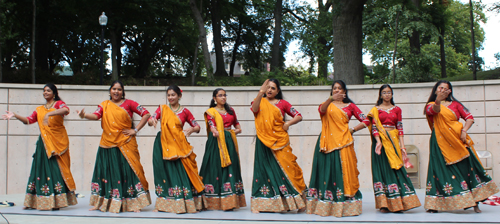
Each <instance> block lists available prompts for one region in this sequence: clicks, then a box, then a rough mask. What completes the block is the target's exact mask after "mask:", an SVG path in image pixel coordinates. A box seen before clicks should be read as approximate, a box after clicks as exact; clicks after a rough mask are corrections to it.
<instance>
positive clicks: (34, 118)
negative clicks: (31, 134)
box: [26, 100, 69, 124]
mask: <svg viewBox="0 0 500 224" xmlns="http://www.w3.org/2000/svg"><path fill="white" fill-rule="evenodd" d="M53 107H54V109H56V110H57V109H61V108H67V109H68V113H66V114H65V115H68V114H69V107H68V106H66V103H65V102H64V101H62V100H58V101H56V103H55V104H54V106H53ZM37 116H38V113H37V112H36V110H35V111H33V113H32V114H31V115H30V116H28V117H26V118H27V119H28V124H33V123H35V122H37V121H38V117H37ZM62 116H63V117H64V115H62Z"/></svg>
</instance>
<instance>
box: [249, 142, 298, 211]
mask: <svg viewBox="0 0 500 224" xmlns="http://www.w3.org/2000/svg"><path fill="white" fill-rule="evenodd" d="M252 180H253V181H252V198H251V210H252V212H284V211H290V210H294V209H301V208H305V206H306V203H305V200H306V199H305V193H304V192H297V191H296V190H295V188H294V187H293V185H292V183H291V182H290V181H289V180H288V178H287V176H286V175H285V173H284V171H283V170H282V169H281V167H280V164H279V163H278V161H277V160H276V158H275V157H274V154H273V152H272V149H270V148H268V147H267V146H265V145H264V144H263V143H262V142H261V141H260V140H259V138H258V137H256V142H255V158H254V170H253V179H252ZM301 193H302V194H301Z"/></svg>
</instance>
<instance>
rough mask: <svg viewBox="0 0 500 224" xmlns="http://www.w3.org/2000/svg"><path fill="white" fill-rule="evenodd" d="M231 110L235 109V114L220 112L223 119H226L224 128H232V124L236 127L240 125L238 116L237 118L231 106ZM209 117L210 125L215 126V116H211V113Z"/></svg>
mask: <svg viewBox="0 0 500 224" xmlns="http://www.w3.org/2000/svg"><path fill="white" fill-rule="evenodd" d="M231 111H233V115H231V114H229V113H227V112H226V113H225V114H222V113H219V114H220V116H222V120H223V121H224V128H225V129H230V128H231V125H234V127H236V125H239V124H240V122H238V118H236V112H234V109H233V108H231ZM207 119H208V125H209V126H210V127H215V124H216V123H215V119H214V118H213V117H211V116H210V115H207Z"/></svg>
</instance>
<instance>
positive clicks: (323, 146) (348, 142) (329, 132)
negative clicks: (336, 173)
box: [320, 103, 359, 197]
mask: <svg viewBox="0 0 500 224" xmlns="http://www.w3.org/2000/svg"><path fill="white" fill-rule="evenodd" d="M321 123H322V128H321V137H320V152H322V153H325V154H327V153H330V152H333V151H335V150H340V152H339V153H340V159H341V161H342V163H341V165H342V179H343V181H344V195H345V196H346V197H353V196H354V195H355V194H356V193H357V192H358V190H359V179H358V175H359V170H358V167H357V163H358V160H357V158H356V152H355V151H354V146H353V143H354V139H353V138H352V135H351V132H350V131H349V119H348V118H347V114H346V113H345V112H344V111H343V110H342V109H340V108H338V107H337V106H335V104H333V103H332V104H330V105H329V106H328V109H327V111H326V113H325V114H323V115H321Z"/></svg>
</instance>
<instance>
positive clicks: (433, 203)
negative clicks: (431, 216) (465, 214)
mask: <svg viewBox="0 0 500 224" xmlns="http://www.w3.org/2000/svg"><path fill="white" fill-rule="evenodd" d="M468 150H469V157H467V158H465V159H463V160H462V161H460V162H458V163H455V164H451V165H446V161H445V159H444V157H443V154H442V153H441V149H440V148H439V145H438V143H437V141H436V135H435V133H434V131H432V136H431V140H430V155H429V168H428V172H427V186H426V195H425V205H424V208H425V209H431V210H439V211H448V210H457V209H463V208H469V207H472V206H475V205H476V203H478V202H480V201H484V200H486V199H487V198H488V197H489V196H491V195H493V194H496V193H497V192H498V191H499V190H498V187H497V185H496V184H495V182H493V181H492V179H491V177H490V176H489V175H488V173H487V172H486V171H485V170H484V168H483V166H482V165H481V163H480V162H479V160H478V159H477V157H476V156H475V153H474V152H473V151H472V150H471V149H470V148H468Z"/></svg>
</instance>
